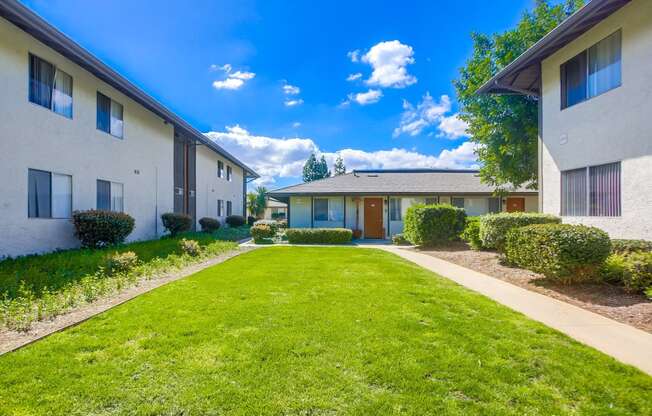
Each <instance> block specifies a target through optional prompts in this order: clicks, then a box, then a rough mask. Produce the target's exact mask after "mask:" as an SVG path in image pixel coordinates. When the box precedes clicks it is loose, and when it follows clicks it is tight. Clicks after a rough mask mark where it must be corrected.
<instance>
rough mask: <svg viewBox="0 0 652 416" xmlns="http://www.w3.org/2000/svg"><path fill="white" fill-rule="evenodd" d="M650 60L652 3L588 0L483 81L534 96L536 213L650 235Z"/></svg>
mask: <svg viewBox="0 0 652 416" xmlns="http://www.w3.org/2000/svg"><path fill="white" fill-rule="evenodd" d="M651 63H652V2H649V1H647V0H631V1H623V0H593V1H591V2H590V3H588V4H587V5H586V6H585V7H584V8H582V9H580V10H579V11H578V12H577V13H575V14H574V15H572V16H570V17H569V18H568V19H567V20H566V21H565V22H563V23H562V24H561V25H560V26H559V27H557V28H556V29H555V30H553V31H552V32H551V33H550V34H548V35H547V36H546V37H544V38H543V39H542V40H541V41H540V42H539V43H537V44H536V45H534V46H533V47H532V48H531V49H530V50H529V51H527V52H526V53H524V54H523V55H522V56H521V57H519V58H518V59H517V60H516V61H515V62H514V63H512V64H511V65H510V66H508V67H506V68H505V69H504V70H503V71H502V72H501V73H499V74H498V75H496V77H494V79H493V80H492V81H490V82H489V83H488V84H486V85H485V86H484V87H483V88H482V91H484V92H493V93H508V92H512V93H514V92H519V93H523V94H528V95H533V96H537V97H539V98H538V99H539V105H540V125H539V130H540V131H539V133H540V145H539V164H540V169H539V184H540V193H541V203H542V211H543V212H546V213H551V214H555V215H561V216H562V218H563V221H564V222H566V223H575V224H579V223H581V224H586V225H591V226H596V227H599V228H601V229H603V230H605V231H607V232H608V233H609V234H610V235H611V237H613V238H636V239H647V240H652V221H650V220H649V218H650V215H651V214H652V185H651V184H652V135H651V133H650V129H649V124H650V123H649V117H650V108H651V107H652V71H650V64H651ZM528 84H529V85H528Z"/></svg>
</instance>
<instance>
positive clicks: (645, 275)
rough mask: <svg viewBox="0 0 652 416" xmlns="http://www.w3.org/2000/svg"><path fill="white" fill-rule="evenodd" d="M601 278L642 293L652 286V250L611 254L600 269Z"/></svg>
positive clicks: (627, 289)
mask: <svg viewBox="0 0 652 416" xmlns="http://www.w3.org/2000/svg"><path fill="white" fill-rule="evenodd" d="M600 275H601V276H602V278H603V279H604V280H605V281H607V282H610V283H616V284H620V285H622V286H623V287H624V288H625V290H626V291H628V292H640V293H644V292H645V291H646V290H647V289H649V288H652V252H650V251H647V252H643V251H638V252H632V253H629V254H612V255H610V256H609V257H608V258H607V260H605V262H604V265H603V266H602V269H601V270H600Z"/></svg>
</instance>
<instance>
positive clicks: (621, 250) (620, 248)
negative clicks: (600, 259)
mask: <svg viewBox="0 0 652 416" xmlns="http://www.w3.org/2000/svg"><path fill="white" fill-rule="evenodd" d="M640 251H646V252H649V251H652V241H647V240H617V239H614V240H611V252H612V253H615V254H630V253H635V252H640Z"/></svg>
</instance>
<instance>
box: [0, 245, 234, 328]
mask: <svg viewBox="0 0 652 416" xmlns="http://www.w3.org/2000/svg"><path fill="white" fill-rule="evenodd" d="M186 235H187V236H191V237H192V238H193V239H195V240H196V241H197V242H198V244H199V246H200V247H201V248H200V252H199V255H198V256H197V257H191V256H188V255H184V253H183V252H182V249H181V248H180V246H179V240H178V239H177V238H170V237H167V238H162V239H160V240H151V241H139V242H134V243H130V244H125V245H118V246H115V247H111V248H104V249H96V250H92V249H76V250H66V251H59V252H55V253H48V254H42V255H31V256H23V257H18V258H14V259H6V260H3V261H0V327H2V326H5V327H7V328H10V329H14V330H28V329H29V328H30V327H31V325H32V323H33V322H35V321H39V320H44V319H51V318H53V317H55V316H57V315H60V314H62V313H66V312H68V311H70V310H73V309H75V308H77V307H79V306H80V305H83V304H86V303H89V302H92V301H94V300H96V299H98V298H100V297H102V296H109V295H111V294H114V293H118V292H120V291H121V290H123V289H124V288H127V287H130V286H133V285H135V284H137V283H138V282H139V281H143V280H146V279H152V278H155V277H156V276H158V275H160V274H163V273H167V272H172V271H175V270H178V269H180V268H182V267H184V266H186V265H189V264H192V263H194V262H196V261H198V260H201V259H207V258H210V257H214V256H216V255H218V254H220V253H223V252H225V251H228V250H232V249H234V248H236V245H235V244H233V243H227V242H221V241H215V239H214V238H213V237H212V236H211V235H209V234H207V233H192V234H190V233H189V234H186Z"/></svg>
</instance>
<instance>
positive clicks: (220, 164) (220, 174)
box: [217, 160, 224, 178]
mask: <svg viewBox="0 0 652 416" xmlns="http://www.w3.org/2000/svg"><path fill="white" fill-rule="evenodd" d="M217 177H218V178H223V177H224V162H222V161H221V160H218V161H217Z"/></svg>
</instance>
